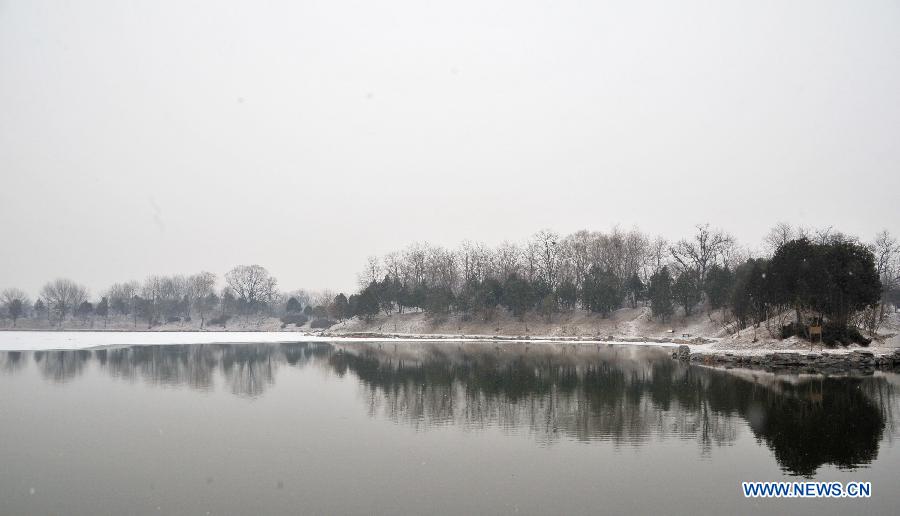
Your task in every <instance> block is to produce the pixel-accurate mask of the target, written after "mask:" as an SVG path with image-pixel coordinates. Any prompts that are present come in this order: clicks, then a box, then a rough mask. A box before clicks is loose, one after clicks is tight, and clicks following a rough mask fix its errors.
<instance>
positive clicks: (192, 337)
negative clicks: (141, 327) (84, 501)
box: [0, 331, 676, 351]
mask: <svg viewBox="0 0 900 516" xmlns="http://www.w3.org/2000/svg"><path fill="white" fill-rule="evenodd" d="M388 340H389V341H391V342H484V343H499V342H529V343H536V344H540V343H547V344H552V343H571V344H606V345H631V346H661V347H672V346H675V345H676V344H674V343H665V342H663V343H660V342H625V341H601V340H578V341H564V340H559V339H552V338H503V339H498V338H496V337H487V338H485V337H481V338H480V337H468V336H467V337H459V336H452V335H446V336H434V335H409V336H405V337H398V336H356V337H352V336H351V337H341V336H330V335H329V336H326V335H310V334H301V333H297V332H278V331H259V332H251V331H234V332H229V331H215V332H198V331H188V332H177V331H164V332H163V331H145V332H138V331H121V332H120V331H0V351H38V350H66V349H91V348H101V347H106V346H142V345H145V346H160V345H178V344H266V343H275V344H277V343H286V342H384V341H388Z"/></svg>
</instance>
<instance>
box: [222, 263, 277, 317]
mask: <svg viewBox="0 0 900 516" xmlns="http://www.w3.org/2000/svg"><path fill="white" fill-rule="evenodd" d="M225 281H226V282H227V283H228V286H229V287H231V289H232V290H233V291H234V292H235V294H236V295H237V297H238V299H239V300H240V301H241V302H242V303H243V304H244V306H245V307H246V308H247V309H249V310H257V309H258V308H260V306H261V305H262V304H265V303H268V302H270V301H271V300H272V298H273V297H274V296H275V294H276V293H277V289H276V287H277V285H278V281H277V280H276V279H275V278H274V277H272V276H270V275H269V271H267V270H266V269H265V267H262V266H260V265H238V266H237V267H235V268H233V269H231V270H230V271H228V272H227V273H226V274H225Z"/></svg>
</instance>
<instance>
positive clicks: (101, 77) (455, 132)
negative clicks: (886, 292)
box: [0, 0, 900, 295]
mask: <svg viewBox="0 0 900 516" xmlns="http://www.w3.org/2000/svg"><path fill="white" fill-rule="evenodd" d="M898 27H900V2H898V1H897V0H891V1H877V0H871V1H870V0H866V1H864V2H860V1H852V0H848V1H843V2H833V1H822V0H814V1H808V2H802V1H785V0H776V1H753V2H749V1H740V2H729V1H707V2H690V1H677V2H673V1H669V0H660V1H633V0H629V1H621V2H602V1H597V2H584V1H577V2H575V1H566V0H562V1H560V0H556V1H543V2H535V1H504V2H499V1H494V0H477V1H474V0H456V1H452V2H448V1H443V2H433V1H423V0H409V1H397V0H387V1H378V2H373V1H368V0H358V1H346V0H327V1H315V2H304V1H284V2H277V1H272V2H257V1H244V2H234V1H222V0H217V1H207V2H187V1H183V0H179V1H159V0H148V1H130V2H125V1H118V0H109V1H102V2H98V1H90V0H79V1H73V2H53V1H32V0H0V179H2V182H0V237H2V238H0V242H2V244H0V246H2V247H0V288H2V287H7V286H17V287H20V288H23V289H26V290H27V291H28V292H29V293H31V294H32V295H34V294H35V293H36V292H37V291H38V289H39V288H40V286H41V284H42V283H43V282H44V281H46V280H47V279H50V278H53V277H57V276H66V277H71V278H72V279H75V280H77V281H80V282H82V283H84V284H86V285H88V286H89V287H90V288H91V290H92V291H93V292H94V293H95V294H99V293H100V292H101V291H102V290H103V289H104V288H105V287H106V286H107V285H108V284H109V283H111V282H114V281H121V280H127V279H143V278H144V277H146V275H147V274H148V273H151V272H155V273H164V274H169V273H176V272H181V273H192V272H196V271H199V270H210V271H212V272H215V273H217V274H219V275H221V274H222V273H224V272H225V271H227V270H228V269H229V268H230V267H231V266H232V265H235V264H239V263H259V264H261V265H264V266H266V267H267V268H268V269H269V270H270V271H271V272H272V273H273V274H274V275H275V276H277V277H278V278H279V280H280V286H281V287H282V288H284V289H294V288H300V287H305V288H313V289H316V288H322V287H330V288H333V289H346V290H350V289H353V288H354V287H355V284H356V273H357V272H358V271H359V270H360V269H362V267H363V265H364V262H365V259H366V257H367V256H368V255H371V254H383V253H385V252H387V251H390V250H393V249H397V248H400V247H403V246H405V245H406V244H407V243H409V242H411V241H415V240H420V241H422V240H427V241H429V242H432V243H436V244H443V245H448V246H452V245H456V244H458V243H459V242H460V241H461V240H463V239H466V238H469V239H472V240H481V241H484V242H486V243H488V244H496V243H499V242H500V241H502V240H504V239H510V240H522V239H524V238H526V237H527V236H528V235H530V234H531V233H533V232H535V231H537V230H538V229H541V228H551V229H554V230H556V231H559V232H561V233H568V232H571V231H575V230H578V229H582V228H587V229H597V230H606V229H609V228H610V227H612V226H613V225H614V224H619V225H620V226H621V227H623V228H626V229H627V228H630V227H632V226H638V227H640V228H642V229H644V230H646V231H648V232H652V233H659V234H662V235H665V236H667V237H670V238H675V237H679V236H682V235H686V234H688V233H690V232H691V230H692V227H693V226H694V225H695V224H697V223H700V222H705V221H708V222H711V223H712V224H713V225H717V226H721V227H723V228H725V229H727V230H728V231H730V232H732V233H733V234H734V235H735V236H736V237H738V239H739V240H740V241H741V242H742V243H744V244H748V245H751V246H755V245H757V244H758V242H759V241H760V240H761V239H762V237H763V236H764V235H765V233H766V232H767V229H768V228H769V227H771V226H772V225H773V224H775V223H776V222H778V221H782V220H783V221H788V222H791V223H794V224H803V225H810V226H828V225H833V226H835V227H837V228H839V229H841V230H843V231H845V232H848V233H853V234H857V235H859V236H860V237H862V238H864V239H866V240H869V239H871V237H872V236H873V235H874V234H875V233H876V232H877V231H878V230H881V229H885V228H886V229H889V230H890V231H891V232H893V233H895V234H897V233H900V222H898V221H900V209H898V203H897V201H898V190H900V188H898V187H900V166H898V165H900V29H898Z"/></svg>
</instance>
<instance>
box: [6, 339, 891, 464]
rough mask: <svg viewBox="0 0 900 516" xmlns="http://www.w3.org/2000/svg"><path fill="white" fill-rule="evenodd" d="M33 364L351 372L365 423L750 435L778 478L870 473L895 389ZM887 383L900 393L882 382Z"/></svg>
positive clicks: (67, 356) (527, 368)
mask: <svg viewBox="0 0 900 516" xmlns="http://www.w3.org/2000/svg"><path fill="white" fill-rule="evenodd" d="M29 355H31V358H32V361H33V363H34V364H35V366H36V368H37V370H38V372H39V373H40V374H41V375H42V376H43V377H44V378H45V379H47V380H51V381H54V382H66V381H69V380H71V379H73V378H75V377H77V376H79V375H81V374H84V372H85V370H86V366H87V364H89V363H92V362H95V363H96V364H97V367H98V370H99V371H103V372H105V373H106V374H109V375H110V376H112V377H114V378H120V379H125V380H128V381H135V380H143V381H145V382H147V383H150V384H154V385H164V386H186V387H189V388H191V389H196V390H201V391H206V390H209V389H211V388H212V386H213V383H214V381H215V377H216V376H221V378H222V379H223V380H224V382H225V384H226V386H227V387H228V388H229V390H230V391H231V392H232V393H233V394H235V395H239V396H248V397H258V396H261V395H264V394H265V392H266V390H267V389H268V387H270V386H271V385H273V384H274V383H275V381H276V376H277V371H278V369H279V368H280V367H288V368H294V367H296V368H305V367H307V366H308V365H312V366H314V367H317V368H323V369H324V370H325V371H327V372H328V373H330V374H335V375H338V376H345V375H347V374H348V373H349V374H352V375H353V377H355V378H356V379H357V380H358V381H359V384H360V387H361V390H362V393H363V398H364V402H365V403H366V406H367V409H368V411H369V413H370V414H371V415H373V416H379V417H384V418H387V419H389V420H391V421H395V422H398V423H402V424H407V425H411V426H413V427H415V428H420V429H427V428H429V427H433V426H445V425H453V426H457V427H460V428H463V429H481V428H486V427H497V428H501V429H503V430H504V431H505V432H509V433H518V432H525V433H528V434H529V435H531V436H533V437H534V439H536V440H537V441H538V442H540V443H544V444H548V445H549V444H552V443H555V442H557V441H559V440H561V439H571V440H577V441H584V442H589V441H597V440H599V441H610V442H612V443H614V444H615V445H617V446H618V445H623V444H624V445H631V446H641V445H643V444H644V443H646V442H648V441H650V440H652V439H660V438H663V439H669V438H674V439H689V440H696V442H697V444H698V446H699V448H700V450H701V452H702V453H711V451H712V449H713V448H714V447H717V446H722V445H729V444H731V443H732V442H734V441H735V440H736V438H737V436H738V434H739V432H740V431H741V428H743V426H744V424H746V425H747V426H748V427H749V429H750V430H751V431H752V432H753V435H754V436H755V437H756V438H757V439H760V440H762V441H764V442H765V443H766V445H767V446H768V447H769V448H771V449H772V450H773V452H774V454H775V457H776V459H777V460H778V462H779V464H781V465H782V467H783V468H785V469H786V470H788V471H790V472H792V473H796V474H804V475H811V474H813V473H814V472H815V471H816V470H817V468H818V467H819V466H821V465H822V464H833V465H836V466H838V467H855V466H858V465H861V464H867V463H869V462H871V461H872V460H873V459H874V458H875V457H876V456H877V453H878V446H879V442H880V441H881V439H882V437H883V435H884V429H885V426H886V424H887V425H888V437H890V436H891V434H892V432H893V429H894V422H893V419H894V417H893V412H892V406H893V404H894V403H895V401H894V396H893V394H894V392H895V389H896V388H897V383H896V379H892V378H889V377H887V376H883V375H880V376H874V377H868V378H842V379H834V378H822V377H809V378H805V377H792V376H787V377H785V376H780V375H775V374H772V373H766V372H764V371H747V370H722V369H714V368H706V367H698V366H696V365H689V364H686V363H682V362H678V361H674V360H672V359H671V358H670V355H669V352H668V351H667V350H665V349H663V348H652V347H629V346H610V345H594V346H585V345H578V344H564V345H533V344H531V343H522V342H513V343H493V344H491V345H485V344H476V343H460V342H453V343H440V344H438V343H428V344H423V343H418V342H416V343H400V342H381V343H342V344H340V345H332V344H328V343H315V342H313V343H293V344H229V345H222V344H212V345H209V344H207V345H165V346H130V347H127V346H125V347H113V348H106V349H98V350H94V351H87V350H79V351H38V352H34V353H20V352H7V353H0V374H17V373H18V371H20V370H21V369H22V367H23V364H25V363H27V361H28V360H27V358H28V356H29ZM890 380H894V381H890Z"/></svg>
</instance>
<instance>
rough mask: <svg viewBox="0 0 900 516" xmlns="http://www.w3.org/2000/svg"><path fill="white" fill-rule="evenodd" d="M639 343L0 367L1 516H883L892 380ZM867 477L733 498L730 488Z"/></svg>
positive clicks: (127, 352) (106, 353)
mask: <svg viewBox="0 0 900 516" xmlns="http://www.w3.org/2000/svg"><path fill="white" fill-rule="evenodd" d="M670 353H671V350H666V349H662V348H653V347H634V346H618V345H617V346H608V345H572V344H526V343H497V344H493V343H455V342H447V343H421V342H384V343H346V342H345V343H342V342H334V343H321V342H316V343H304V342H298V343H290V344H232V345H216V344H193V345H177V344H173V345H162V346H122V347H105V348H100V349H91V350H75V351H32V352H2V353H0V429H2V431H0V432H2V433H0V437H2V438H0V464H2V467H0V514H84V515H96V514H397V513H401V514H426V513H439V514H467V513H477V514H508V513H520V514H604V513H606V514H622V513H634V514H658V513H665V514H729V513H731V514H734V513H739V514H744V513H759V514H766V513H786V512H789V513H792V514H816V515H821V514H838V513H848V512H850V513H856V514H867V513H868V514H895V513H896V511H897V506H898V505H897V504H898V502H900V454H898V451H897V446H896V438H897V437H898V424H897V423H898V414H900V412H898V411H900V402H898V392H897V391H898V389H900V376H898V375H895V374H891V373H876V374H874V375H870V376H867V377H842V378H824V377H820V376H805V377H804V376H796V375H780V376H776V375H773V374H771V373H766V372H763V371H747V370H730V371H726V370H719V369H711V368H706V367H702V366H697V365H689V364H683V363H679V362H677V361H674V360H672V359H671V358H670ZM808 479H813V480H829V481H830V480H837V481H842V482H847V481H871V482H872V491H873V493H872V497H871V498H869V499H862V500H860V499H855V500H854V499H841V500H833V499H818V500H810V499H806V500H764V499H746V498H744V497H743V494H742V491H741V481H748V480H790V481H802V480H808Z"/></svg>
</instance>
